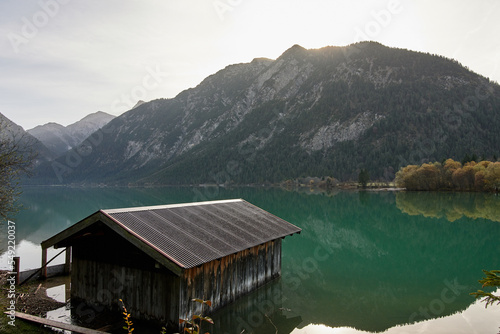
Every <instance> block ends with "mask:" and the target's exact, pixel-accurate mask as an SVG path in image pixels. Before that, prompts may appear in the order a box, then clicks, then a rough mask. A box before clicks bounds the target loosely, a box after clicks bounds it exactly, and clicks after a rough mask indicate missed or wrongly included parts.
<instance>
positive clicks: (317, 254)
mask: <svg viewBox="0 0 500 334" xmlns="http://www.w3.org/2000/svg"><path fill="white" fill-rule="evenodd" d="M228 198H243V199H245V200H247V201H249V202H251V203H253V204H255V205H257V206H259V207H261V208H263V209H265V210H267V211H269V212H271V213H273V214H275V215H277V216H279V217H281V218H283V219H285V220H287V221H289V222H291V223H293V224H295V225H297V226H299V227H301V228H302V229H303V231H302V233H301V234H300V235H294V236H292V237H287V238H286V239H285V240H284V242H283V262H282V278H281V279H279V280H276V281H274V282H272V283H270V284H268V285H266V286H265V287H263V288H261V289H259V290H258V291H257V292H255V293H252V294H250V295H248V296H246V297H244V298H242V299H241V300H239V301H238V302H236V303H234V304H232V305H230V306H228V307H226V308H224V309H222V310H221V311H219V312H217V313H216V314H214V315H213V318H214V321H215V326H213V327H212V328H205V330H208V331H210V333H212V334H219V333H238V334H239V333H241V332H242V331H243V330H244V333H276V332H278V333H294V334H298V333H316V334H318V333H345V334H350V333H365V332H372V333H373V332H387V333H473V332H475V333H492V334H493V333H497V332H498V328H499V327H500V306H493V307H489V308H488V309H485V308H484V305H483V304H481V303H475V301H474V299H473V298H472V297H471V296H470V295H469V293H470V292H472V291H476V290H477V289H479V288H480V285H479V284H478V282H477V281H478V279H480V278H481V277H482V275H483V273H482V271H481V270H482V269H490V270H491V269H500V257H499V254H500V242H499V241H500V196H495V195H487V194H453V193H406V192H397V193H393V192H346V191H342V192H334V193H331V194H329V195H325V194H314V193H312V192H309V191H307V192H303V193H297V192H286V191H282V190H278V189H255V188H236V189H223V188H199V189H191V188H161V189H160V188H150V189H129V188H116V189H109V188H103V189H99V188H92V189H80V188H56V187H53V188H28V189H26V190H25V191H24V194H23V196H22V202H23V204H24V206H25V210H23V211H22V212H20V213H19V214H18V215H17V217H15V219H14V220H15V222H16V242H17V246H18V248H17V250H18V255H19V256H21V267H22V269H27V268H35V267H37V266H39V265H40V247H39V244H40V242H41V241H43V240H45V239H47V238H49V237H51V236H52V235H54V234H56V233H58V232H59V231H61V230H63V229H65V228H67V227H68V226H70V225H72V224H74V223H75V222H77V221H79V220H81V219H83V218H85V217H87V216H88V215H90V214H92V213H93V212H95V211H97V210H98V209H106V208H108V209H109V208H121V207H132V206H144V205H159V204H171V203H182V202H193V201H200V200H215V199H228ZM2 228H4V227H2ZM2 235H5V234H4V233H2ZM4 243H5V240H2V245H3V244H4ZM56 253H57V251H54V252H52V254H54V255H55V254H56ZM49 257H50V253H49ZM5 259H6V257H5V255H3V256H1V257H0V266H1V267H2V268H5V267H6V265H5ZM61 261H62V259H61V260H60V261H55V262H54V263H61Z"/></svg>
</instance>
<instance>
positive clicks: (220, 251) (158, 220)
mask: <svg viewBox="0 0 500 334" xmlns="http://www.w3.org/2000/svg"><path fill="white" fill-rule="evenodd" d="M101 212H103V213H104V214H105V215H106V216H108V217H110V218H111V219H112V220H113V221H114V222H116V223H117V224H119V225H121V226H122V227H123V228H125V229H126V230H128V231H129V232H130V233H132V234H133V235H134V236H136V237H137V238H139V239H140V240H142V241H143V242H145V243H147V244H148V245H149V246H151V247H153V248H154V249H156V250H157V251H158V252H160V253H162V254H163V255H165V256H167V257H168V258H169V259H170V260H171V261H172V262H174V263H176V264H177V265H178V266H180V267H182V268H192V267H196V266H198V265H201V264H203V263H206V262H210V261H212V260H215V259H219V258H222V257H225V256H227V255H230V254H234V253H237V252H239V251H242V250H245V249H248V248H251V247H253V246H257V245H260V244H263V243H266V242H268V241H271V240H275V239H279V238H282V237H285V236H287V235H291V234H294V233H300V231H301V229H300V228H298V227H297V226H295V225H292V224H290V223H288V222H287V221H285V220H283V219H281V218H279V217H276V216H274V215H273V214H271V213H269V212H267V211H264V210H262V209H260V208H258V207H256V206H254V205H252V204H250V203H248V202H246V201H244V200H241V199H238V200H225V201H211V202H199V203H186V204H177V205H162V206H153V207H140V208H127V209H114V210H101Z"/></svg>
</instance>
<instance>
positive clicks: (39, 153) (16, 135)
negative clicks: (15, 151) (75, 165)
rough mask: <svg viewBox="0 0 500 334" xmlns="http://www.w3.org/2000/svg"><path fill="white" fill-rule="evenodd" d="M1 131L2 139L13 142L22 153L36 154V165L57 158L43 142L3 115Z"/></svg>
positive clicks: (0, 117)
mask: <svg viewBox="0 0 500 334" xmlns="http://www.w3.org/2000/svg"><path fill="white" fill-rule="evenodd" d="M0 131H1V132H0V137H2V138H8V139H9V140H12V141H13V142H14V143H15V144H16V145H17V146H18V148H19V150H21V153H28V152H31V151H32V152H33V153H35V155H36V158H35V159H36V161H35V165H39V164H41V163H42V162H46V161H50V160H52V159H54V158H55V157H56V156H55V155H54V154H53V152H51V151H50V150H49V149H48V148H47V147H46V146H45V145H44V144H43V143H42V142H40V141H39V140H38V139H36V138H35V137H33V136H32V135H30V134H29V133H27V132H26V131H24V129H23V128H22V127H21V126H19V125H17V124H16V123H14V122H12V121H11V120H10V119H8V118H7V117H5V116H4V115H2V114H0Z"/></svg>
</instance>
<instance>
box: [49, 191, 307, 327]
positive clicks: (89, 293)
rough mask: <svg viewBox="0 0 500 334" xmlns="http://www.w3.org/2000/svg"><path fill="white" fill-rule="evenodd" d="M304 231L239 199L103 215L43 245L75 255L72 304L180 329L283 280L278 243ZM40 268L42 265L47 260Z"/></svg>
mask: <svg viewBox="0 0 500 334" xmlns="http://www.w3.org/2000/svg"><path fill="white" fill-rule="evenodd" d="M300 231H301V229H300V228H298V227H297V226H294V225H292V224H290V223H288V222H286V221H284V220H283V219H281V218H278V217H276V216H274V215H272V214H271V213H269V212H267V211H264V210H262V209H260V208H258V207H256V206H254V205H252V204H250V203H248V202H246V201H244V200H242V199H236V200H223V201H210V202H198V203H186V204H174V205H161V206H151V207H137V208H126V209H113V210H99V211H97V212H95V213H94V214H92V215H90V216H89V217H87V218H85V219H83V220H81V221H79V222H77V223H76V224H74V225H73V226H71V227H69V228H67V229H66V230H64V231H62V232H60V233H58V234H57V235H55V236H53V237H51V238H50V239H48V240H46V241H44V242H42V251H43V254H46V250H47V248H49V247H54V248H61V247H67V249H68V251H67V253H69V254H71V261H72V263H71V300H72V305H76V303H78V302H85V303H87V304H94V305H99V306H100V307H102V306H104V307H106V308H107V309H111V310H118V309H120V302H119V299H123V301H124V302H125V304H126V306H127V309H128V311H129V312H130V313H131V314H132V315H133V316H134V317H135V318H136V319H144V320H155V321H158V322H161V323H162V324H165V323H167V324H168V325H169V326H170V327H173V328H177V327H178V320H179V318H184V319H187V318H189V317H190V316H191V315H192V314H193V312H199V309H198V308H199V305H197V304H198V303H192V302H191V299H193V298H202V299H206V300H211V301H212V303H213V308H212V311H214V310H215V309H217V308H220V307H222V306H224V305H227V304H229V303H231V302H233V301H234V300H236V299H237V298H238V297H240V296H242V295H244V294H247V293H249V292H250V291H252V290H254V289H256V288H257V287H259V286H261V285H263V284H265V283H267V282H269V281H270V280H272V279H274V278H276V277H278V276H280V275H281V240H282V238H284V237H286V236H289V235H292V234H294V233H300ZM42 265H43V263H42Z"/></svg>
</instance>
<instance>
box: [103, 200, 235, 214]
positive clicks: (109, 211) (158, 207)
mask: <svg viewBox="0 0 500 334" xmlns="http://www.w3.org/2000/svg"><path fill="white" fill-rule="evenodd" d="M244 201H245V200H243V199H241V198H237V199H225V200H216V201H204V202H193V203H179V204H164V205H151V206H138V207H131V208H121V209H104V210H100V211H102V212H104V213H106V214H113V213H124V212H137V211H150V210H161V209H172V208H182V207H187V206H200V205H213V204H225V203H234V202H244Z"/></svg>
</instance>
